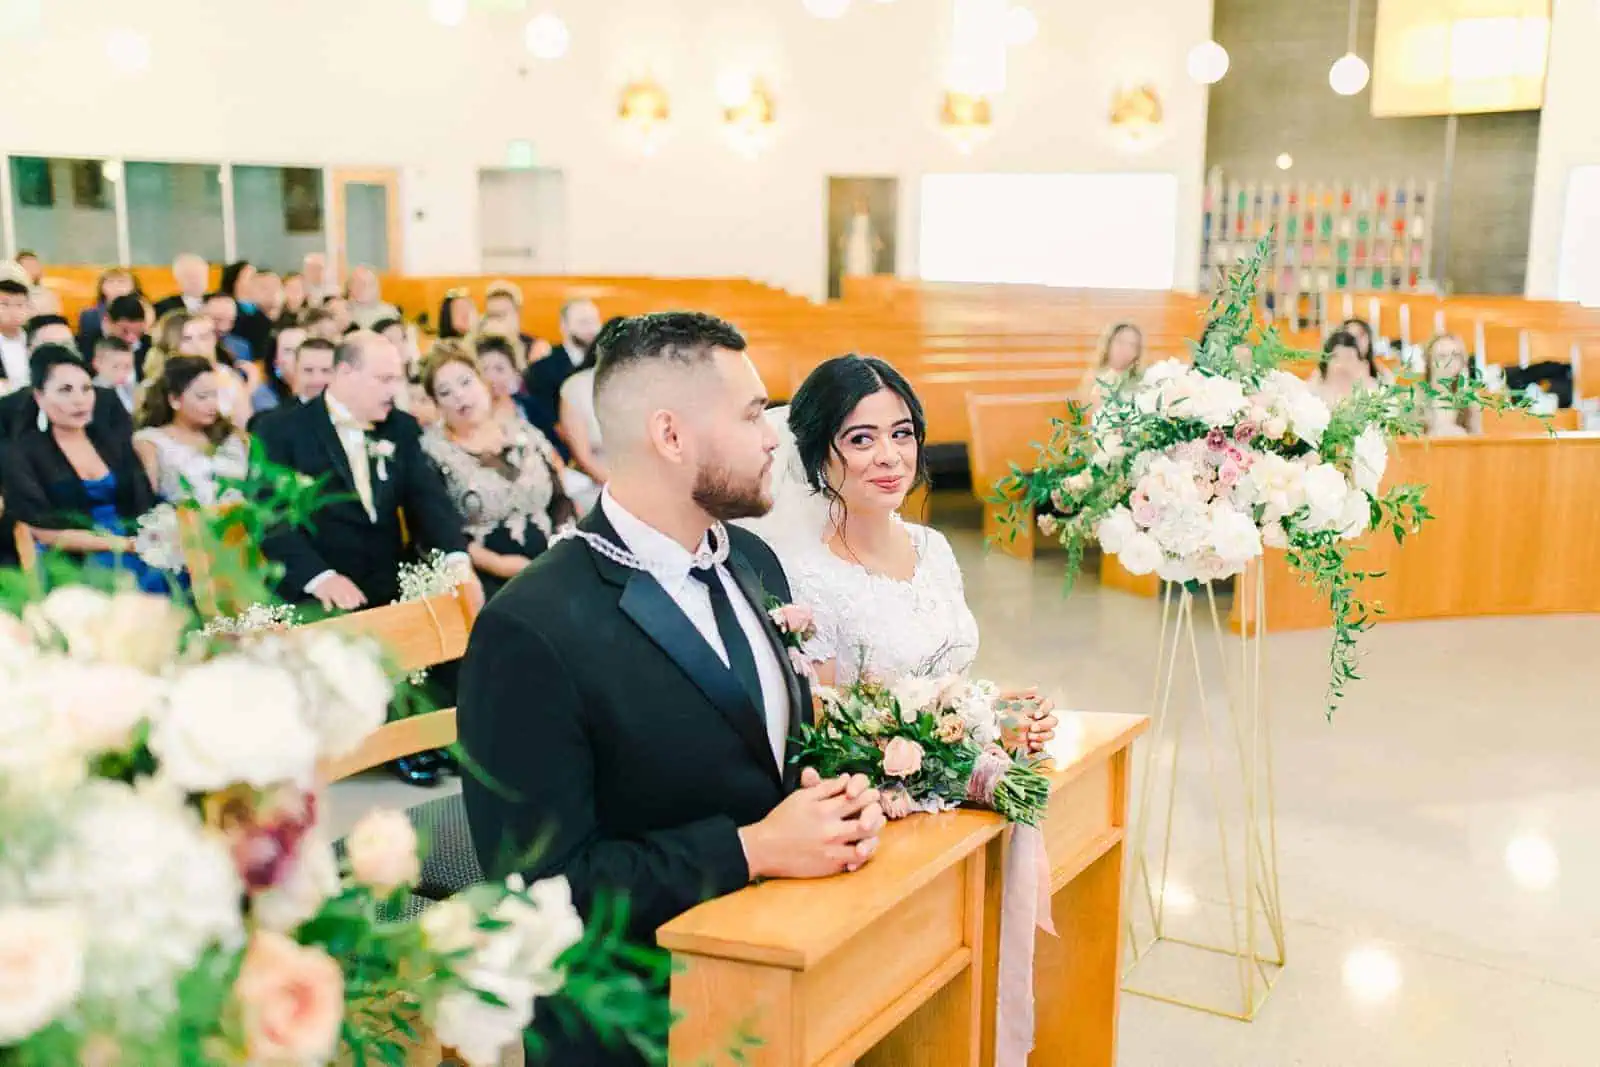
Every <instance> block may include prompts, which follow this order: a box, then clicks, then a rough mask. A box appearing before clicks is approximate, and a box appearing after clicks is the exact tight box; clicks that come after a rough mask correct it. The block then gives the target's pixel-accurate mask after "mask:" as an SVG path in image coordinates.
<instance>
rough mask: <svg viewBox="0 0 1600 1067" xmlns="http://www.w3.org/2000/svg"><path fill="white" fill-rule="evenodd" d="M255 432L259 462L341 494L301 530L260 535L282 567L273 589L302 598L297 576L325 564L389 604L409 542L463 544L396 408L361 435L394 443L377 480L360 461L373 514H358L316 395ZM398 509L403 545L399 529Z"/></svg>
mask: <svg viewBox="0 0 1600 1067" xmlns="http://www.w3.org/2000/svg"><path fill="white" fill-rule="evenodd" d="M256 436H257V439H258V440H259V441H260V442H261V444H262V447H263V448H264V449H265V451H266V456H267V459H269V460H271V461H272V462H273V463H277V464H280V465H281V466H285V467H289V468H291V469H293V470H297V471H299V472H300V473H301V474H305V475H309V476H311V477H313V478H319V477H325V478H327V479H328V484H327V491H328V492H330V493H338V494H342V496H341V497H340V499H338V500H337V501H335V502H333V503H330V504H329V505H328V506H327V507H325V508H323V509H321V510H320V511H318V512H317V513H316V514H315V515H314V516H312V519H311V526H310V527H309V528H306V527H296V528H284V529H279V530H275V531H273V532H272V533H271V534H269V535H268V536H267V537H266V538H265V539H264V540H263V541H262V545H261V549H262V551H263V552H264V553H265V554H266V556H267V558H268V559H270V560H273V561H274V562H277V563H281V564H283V567H284V574H283V578H282V579H281V581H280V584H279V595H281V596H282V597H283V598H284V599H285V600H288V601H299V600H305V599H306V597H307V593H306V583H307V582H309V581H310V580H311V579H313V578H315V577H316V576H317V575H319V574H321V573H322V572H323V571H326V570H334V571H338V572H339V573H340V574H342V575H344V576H345V577H346V578H349V579H350V580H351V581H352V582H354V583H355V584H356V586H357V587H359V588H360V590H361V591H362V592H363V593H365V594H366V595H367V600H368V601H369V603H371V604H373V605H379V604H388V603H390V602H392V601H393V600H395V599H396V598H397V597H398V596H399V593H400V578H399V573H398V571H399V567H400V564H401V563H402V562H404V561H406V560H407V559H410V558H411V550H410V549H411V548H415V547H420V548H424V549H438V550H439V551H441V552H465V551H466V550H467V539H466V536H465V535H464V534H463V533H462V531H461V518H460V516H458V515H457V514H456V509H455V507H454V506H453V505H452V504H451V503H450V498H449V496H448V495H447V494H446V491H445V487H444V481H443V479H442V477H441V476H440V474H439V472H438V470H437V469H436V468H435V467H434V466H433V464H432V463H430V462H429V461H428V458H427V456H425V455H424V454H423V452H422V444H421V428H420V427H419V426H418V425H417V420H416V419H413V418H412V417H411V416H410V415H407V414H406V413H405V412H403V411H393V412H391V413H390V414H389V417H388V418H387V419H385V420H384V421H383V422H381V423H379V424H378V425H377V426H375V427H374V428H373V430H372V432H371V434H370V435H369V439H370V440H374V441H387V442H389V443H391V444H392V445H393V447H394V455H393V456H392V457H389V458H388V459H386V460H385V461H384V464H383V466H384V467H385V468H386V470H385V473H386V474H387V477H386V478H382V479H380V478H379V477H378V466H379V465H378V463H377V461H376V460H374V459H372V458H371V457H370V456H369V458H368V463H369V465H370V469H371V482H372V493H373V505H374V510H375V511H376V512H377V519H376V520H374V519H371V518H369V517H368V516H367V511H366V509H365V508H364V507H362V506H361V500H360V498H359V497H358V496H357V495H356V483H355V476H354V475H353V474H352V473H351V471H350V460H349V458H348V457H347V456H346V455H345V451H344V446H343V445H342V444H341V443H340V441H339V434H338V431H337V430H335V429H334V427H333V419H332V417H331V416H330V415H329V414H328V405H327V404H326V403H325V402H323V401H321V400H317V401H314V402H312V403H309V404H301V405H299V406H298V407H295V408H290V409H286V410H283V411H281V412H279V413H277V414H276V415H275V416H274V417H273V418H271V419H266V420H264V421H262V422H261V423H260V424H259V428H258V430H257V432H256ZM402 510H403V511H404V512H405V532H408V533H409V534H410V539H411V545H410V546H409V547H408V546H407V545H406V544H405V542H404V538H403V534H402V528H401V522H400V513H401V511H402Z"/></svg>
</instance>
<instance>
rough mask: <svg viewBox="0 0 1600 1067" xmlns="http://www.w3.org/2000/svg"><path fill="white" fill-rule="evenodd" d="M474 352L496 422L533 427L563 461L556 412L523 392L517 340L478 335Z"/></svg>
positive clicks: (563, 453) (501, 336)
mask: <svg viewBox="0 0 1600 1067" xmlns="http://www.w3.org/2000/svg"><path fill="white" fill-rule="evenodd" d="M473 350H474V351H475V352H476V354H477V357H478V366H479V368H480V370H481V371H482V373H483V378H484V381H486V382H488V383H489V394H490V396H491V397H492V398H493V401H494V414H495V418H497V419H499V420H500V421H501V422H502V423H504V424H506V425H516V424H518V423H522V424H526V425H529V426H532V427H533V428H534V429H536V430H538V431H539V433H540V434H542V435H543V436H544V438H545V440H547V441H549V442H550V443H551V444H552V445H553V446H554V447H555V449H556V451H557V452H558V453H559V454H560V455H561V458H562V460H563V461H565V460H566V458H567V454H566V452H565V451H564V449H563V447H562V443H561V436H560V434H559V433H558V432H557V428H556V411H555V408H553V407H549V406H547V405H545V404H542V403H540V402H539V401H538V400H537V399H535V398H534V397H533V396H532V395H531V394H529V393H528V391H527V390H526V389H525V388H523V383H522V371H523V363H522V359H521V349H520V347H519V346H518V344H517V341H516V338H514V337H507V336H505V335H503V334H497V333H486V334H480V335H479V336H478V338H477V340H476V341H475V342H474V344H473Z"/></svg>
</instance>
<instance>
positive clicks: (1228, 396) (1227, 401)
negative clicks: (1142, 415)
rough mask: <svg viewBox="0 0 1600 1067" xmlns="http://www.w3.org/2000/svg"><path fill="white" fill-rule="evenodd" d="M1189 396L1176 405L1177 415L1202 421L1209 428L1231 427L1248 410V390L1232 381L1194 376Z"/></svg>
mask: <svg viewBox="0 0 1600 1067" xmlns="http://www.w3.org/2000/svg"><path fill="white" fill-rule="evenodd" d="M1188 381H1189V387H1188V393H1187V395H1186V396H1184V397H1182V398H1181V399H1180V400H1179V401H1178V402H1177V403H1174V404H1173V406H1172V412H1173V414H1174V415H1180V416H1182V417H1184V418H1189V419H1198V420H1199V421H1201V422H1203V423H1205V424H1206V425H1207V426H1227V425H1229V424H1231V423H1232V422H1233V421H1234V420H1235V419H1237V417H1238V416H1239V414H1240V412H1242V411H1244V409H1245V403H1246V401H1245V397H1244V389H1243V388H1242V387H1241V386H1240V385H1239V383H1238V382H1236V381H1234V380H1233V379H1231V378H1220V377H1217V376H1215V375H1209V374H1194V375H1191V376H1190V378H1189V379H1188Z"/></svg>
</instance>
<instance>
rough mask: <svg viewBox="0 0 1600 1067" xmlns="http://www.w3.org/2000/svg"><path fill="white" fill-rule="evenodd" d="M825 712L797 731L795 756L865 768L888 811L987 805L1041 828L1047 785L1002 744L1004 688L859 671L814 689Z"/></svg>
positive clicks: (831, 767) (898, 814) (831, 769)
mask: <svg viewBox="0 0 1600 1067" xmlns="http://www.w3.org/2000/svg"><path fill="white" fill-rule="evenodd" d="M815 695H816V697H817V699H818V700H819V702H820V703H821V713H820V715H819V717H818V721H817V723H816V724H815V725H803V726H802V727H801V728H800V737H801V740H800V752H799V755H798V756H797V759H798V761H799V762H800V763H802V764H804V765H805V766H807V767H815V768H816V769H817V771H818V773H820V774H821V775H822V776H823V777H824V778H831V777H834V776H837V775H841V774H864V775H866V776H867V778H868V779H869V780H870V781H871V782H872V784H873V785H875V786H877V787H878V788H879V790H880V791H881V793H882V797H883V810H884V814H885V815H887V816H888V817H889V818H891V819H899V818H904V817H905V816H907V815H910V814H911V813H912V812H916V811H946V810H948V809H951V808H954V807H957V806H959V805H962V804H970V805H973V806H975V807H981V808H988V809H991V810H993V811H996V812H999V813H1000V814H1001V815H1003V816H1005V817H1006V818H1007V819H1009V820H1011V821H1012V822H1016V823H1023V824H1025V825H1028V826H1035V825H1037V824H1038V822H1039V820H1040V819H1041V818H1042V817H1043V816H1044V812H1045V808H1046V806H1047V805H1048V804H1049V802H1050V783H1049V782H1048V780H1046V778H1045V777H1044V775H1042V774H1040V773H1039V771H1038V770H1037V769H1036V768H1035V767H1033V766H1032V765H1031V764H1030V763H1028V762H1025V761H1022V760H1020V759H1019V758H1017V757H1014V756H1013V755H1012V754H1011V753H1009V752H1007V751H1006V750H1005V748H1003V747H1002V746H1001V744H1000V739H1001V735H1002V731H1003V728H1004V726H1005V725H1007V724H1006V723H1005V720H1004V717H1003V715H1002V712H1001V705H1002V703H1003V702H1002V701H1001V700H1000V699H999V690H998V689H997V688H996V687H995V686H994V685H993V684H992V683H990V682H985V681H974V680H969V679H967V678H966V677H965V676H963V675H959V674H953V675H946V676H944V677H927V676H923V675H910V676H907V677H905V678H902V679H900V680H899V681H897V682H895V683H893V684H892V685H886V684H884V683H882V682H879V681H875V680H873V679H870V678H862V679H860V680H858V681H856V682H853V683H851V684H850V685H846V686H842V687H839V688H830V687H825V686H823V687H818V688H817V689H816V691H815Z"/></svg>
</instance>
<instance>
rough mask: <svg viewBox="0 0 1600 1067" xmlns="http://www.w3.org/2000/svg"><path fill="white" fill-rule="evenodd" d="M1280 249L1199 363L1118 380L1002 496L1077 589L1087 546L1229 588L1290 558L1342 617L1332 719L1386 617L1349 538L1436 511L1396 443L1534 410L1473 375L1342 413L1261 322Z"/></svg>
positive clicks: (1383, 389) (1336, 621)
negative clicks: (1054, 545)
mask: <svg viewBox="0 0 1600 1067" xmlns="http://www.w3.org/2000/svg"><path fill="white" fill-rule="evenodd" d="M1270 239H1271V238H1270V235H1269V236H1268V237H1267V238H1263V239H1262V241H1261V242H1260V243H1259V244H1258V245H1257V247H1256V250H1255V253H1254V255H1253V256H1251V257H1250V258H1249V259H1247V260H1246V261H1245V262H1244V263H1243V264H1242V265H1241V266H1240V267H1239V268H1238V269H1237V270H1236V271H1235V272H1234V273H1233V274H1232V276H1231V277H1230V280H1229V285H1228V289H1227V291H1226V292H1224V293H1223V294H1221V295H1219V296H1218V297H1217V298H1216V299H1214V300H1213V301H1212V304H1211V307H1210V309H1209V310H1208V312H1207V321H1208V325H1207V327H1206V331H1205V334H1204V336H1203V339H1202V340H1201V341H1200V342H1199V343H1198V344H1196V345H1195V346H1194V358H1193V361H1192V363H1185V362H1183V361H1181V360H1176V359H1168V360H1163V361H1162V362H1159V363H1157V364H1155V365H1154V366H1151V367H1149V368H1148V369H1147V370H1145V371H1144V373H1143V374H1142V375H1139V376H1136V377H1130V378H1128V379H1126V380H1124V381H1120V382H1110V381H1108V382H1106V383H1105V384H1106V392H1105V395H1104V399H1103V402H1102V405H1101V407H1100V408H1099V410H1098V411H1097V412H1096V413H1095V415H1094V417H1093V420H1092V421H1091V422H1089V424H1088V425H1087V427H1085V425H1084V421H1085V420H1084V418H1083V416H1084V411H1083V409H1082V408H1081V407H1080V406H1079V405H1071V407H1072V410H1071V412H1070V417H1069V418H1068V419H1065V420H1056V421H1055V423H1054V426H1053V433H1052V436H1051V439H1050V441H1049V442H1048V443H1046V444H1045V445H1043V446H1041V447H1040V456H1039V462H1038V464H1037V465H1036V466H1035V468H1034V469H1032V470H1027V471H1025V470H1021V469H1013V471H1012V473H1011V474H1010V475H1009V476H1007V477H1006V478H1004V479H1002V480H1001V482H1000V483H999V485H998V486H997V487H996V490H997V494H998V496H997V498H996V500H997V502H999V503H1001V504H1003V505H1004V506H1005V507H1006V509H1007V510H1006V512H1005V514H1004V515H1003V516H1002V518H1003V520H1004V521H1005V523H1006V524H1008V525H1010V526H1011V527H1013V528H1015V527H1016V526H1017V525H1018V524H1020V523H1022V522H1027V521H1030V517H1031V516H1033V515H1034V514H1035V512H1038V518H1037V520H1036V521H1037V523H1038V525H1039V528H1040V530H1041V532H1042V533H1043V534H1044V535H1045V536H1047V537H1054V538H1056V539H1058V540H1059V541H1060V542H1061V544H1062V545H1063V546H1064V547H1065V548H1066V549H1067V553H1068V564H1067V580H1068V582H1069V583H1071V582H1072V581H1073V580H1074V579H1075V577H1076V575H1077V572H1078V569H1079V567H1080V565H1081V563H1082V559H1083V553H1084V549H1085V548H1086V546H1087V545H1088V544H1089V542H1091V541H1097V542H1099V544H1100V547H1101V548H1102V549H1103V550H1105V551H1106V552H1109V553H1111V554H1113V555H1114V556H1116V557H1117V559H1118V561H1119V562H1120V563H1121V564H1122V566H1123V567H1124V568H1126V569H1127V570H1128V571H1129V572H1131V573H1133V574H1150V573H1155V574H1157V575H1159V576H1160V577H1162V578H1164V579H1166V580H1167V581H1171V582H1183V583H1191V582H1202V583H1209V582H1215V581H1218V580H1220V579H1224V578H1231V577H1233V576H1236V575H1238V574H1241V573H1243V571H1244V569H1245V567H1246V566H1247V565H1248V564H1249V563H1250V561H1252V560H1254V559H1256V558H1258V557H1259V556H1261V555H1262V553H1263V550H1264V549H1266V548H1279V549H1285V550H1286V554H1287V561H1288V564H1289V566H1290V568H1291V569H1292V570H1294V571H1295V572H1297V573H1298V575H1299V576H1300V577H1301V580H1302V581H1307V582H1310V583H1311V584H1312V585H1313V586H1314V587H1315V588H1316V589H1317V591H1318V592H1319V594H1320V595H1321V596H1322V597H1323V598H1325V599H1326V601H1327V603H1328V606H1329V608H1330V609H1331V611H1332V616H1333V642H1332V647H1331V651H1330V657H1329V658H1330V667H1331V678H1330V681H1329V685H1328V705H1327V707H1328V713H1329V714H1330V715H1331V714H1332V712H1333V710H1334V708H1335V707H1336V706H1337V704H1338V701H1339V699H1340V698H1341V697H1342V696H1343V693H1344V687H1345V685H1346V684H1347V683H1348V682H1350V681H1352V680H1354V679H1355V678H1357V677H1358V675H1357V671H1356V666H1357V648H1356V645H1357V638H1358V636H1359V635H1360V634H1361V633H1362V632H1363V631H1365V630H1367V629H1369V628H1370V627H1371V626H1372V625H1373V624H1374V620H1375V618H1376V616H1378V615H1379V614H1381V610H1382V609H1381V607H1380V606H1378V605H1372V604H1368V603H1366V602H1365V601H1363V600H1362V599H1361V598H1360V597H1359V596H1358V594H1357V587H1358V585H1359V584H1360V583H1361V582H1362V581H1363V580H1364V579H1366V578H1369V577H1376V576H1377V575H1375V574H1369V573H1367V572H1364V571H1361V570H1359V569H1357V568H1356V567H1355V566H1354V565H1353V558H1352V554H1353V553H1354V552H1355V551H1356V550H1357V547H1358V546H1355V545H1353V544H1352V543H1351V542H1353V541H1354V540H1355V539H1357V538H1359V537H1361V536H1363V535H1365V534H1367V533H1368V532H1370V531H1374V530H1387V531H1389V532H1390V533H1392V534H1393V536H1394V538H1395V539H1396V540H1397V541H1403V540H1404V539H1405V537H1406V536H1407V535H1408V534H1412V533H1415V532H1417V530H1419V529H1420V528H1421V526H1422V523H1423V522H1424V521H1425V520H1426V519H1428V518H1429V517H1430V515H1429V512H1428V510H1427V508H1426V506H1425V505H1424V503H1423V490H1424V487H1423V486H1420V485H1397V486H1391V487H1390V488H1389V489H1387V490H1384V489H1383V488H1382V481H1383V476H1384V473H1385V470H1386V469H1387V466H1388V458H1389V442H1390V440H1392V439H1393V438H1395V437H1401V436H1417V435H1421V434H1422V433H1424V432H1425V428H1426V418H1427V413H1428V411H1429V410H1430V408H1431V407H1432V406H1434V405H1445V406H1450V407H1454V408H1457V409H1463V408H1466V407H1468V406H1471V405H1481V406H1483V407H1486V408H1492V409H1494V410H1506V409H1509V408H1519V409H1527V407H1528V402H1527V401H1526V400H1521V399H1515V398H1510V397H1507V396H1504V395H1502V394H1498V393H1493V392H1489V391H1487V390H1485V389H1484V388H1483V386H1482V385H1481V384H1480V383H1477V382H1474V381H1471V380H1469V379H1468V378H1466V377H1463V378H1461V379H1459V380H1455V381H1449V382H1440V383H1436V384H1430V383H1428V382H1427V381H1413V382H1404V383H1388V382H1380V383H1378V384H1376V385H1375V386H1374V387H1373V388H1372V389H1370V390H1367V391H1364V392H1357V393H1355V394H1353V395H1352V396H1351V397H1350V398H1349V399H1347V400H1345V401H1343V402H1341V403H1339V404H1337V405H1334V406H1333V407H1332V408H1330V407H1329V406H1328V404H1326V403H1325V402H1324V401H1323V400H1322V399H1321V398H1320V397H1319V396H1317V394H1316V393H1315V392H1313V391H1312V389H1311V388H1310V386H1309V385H1308V384H1307V383H1306V382H1305V381H1304V380H1302V379H1301V378H1298V377H1296V376H1295V375H1293V374H1291V373H1289V372H1288V371H1287V370H1284V369H1283V367H1282V365H1283V363H1284V362H1285V361H1286V360H1287V359H1289V358H1292V357H1295V356H1298V355H1300V354H1299V353H1293V352H1291V351H1289V350H1288V349H1286V348H1285V347H1284V345H1283V344H1282V342H1281V341H1280V340H1279V338H1278V336H1277V333H1276V331H1275V330H1274V329H1272V328H1271V327H1267V328H1265V329H1263V328H1260V327H1259V326H1258V325H1257V323H1256V321H1255V319H1254V316H1253V313H1252V310H1253V308H1254V297H1255V290H1256V283H1257V278H1258V276H1259V273H1260V270H1261V267H1262V263H1263V262H1264V261H1265V259H1266V256H1267V253H1268V250H1269V248H1270V244H1269V242H1270Z"/></svg>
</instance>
